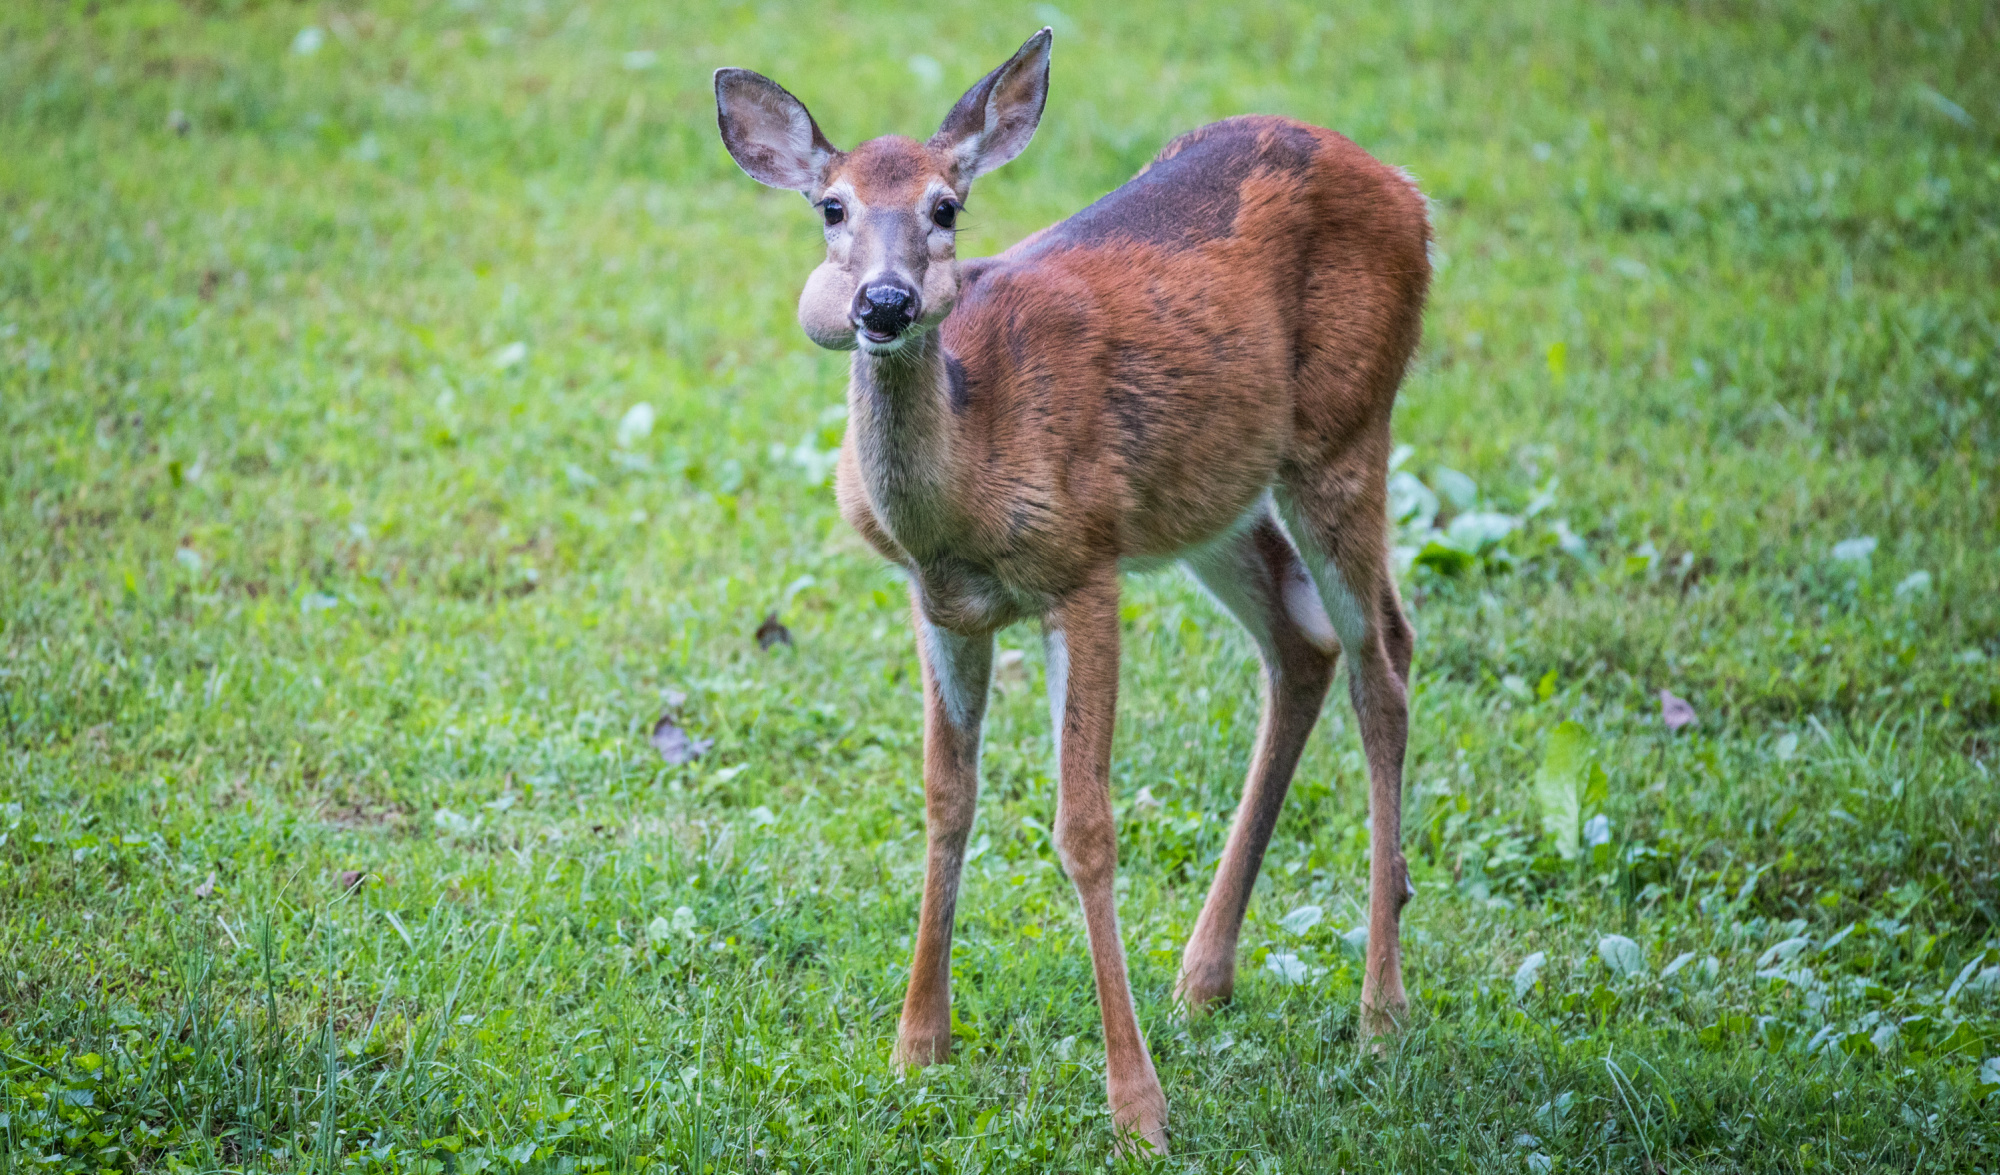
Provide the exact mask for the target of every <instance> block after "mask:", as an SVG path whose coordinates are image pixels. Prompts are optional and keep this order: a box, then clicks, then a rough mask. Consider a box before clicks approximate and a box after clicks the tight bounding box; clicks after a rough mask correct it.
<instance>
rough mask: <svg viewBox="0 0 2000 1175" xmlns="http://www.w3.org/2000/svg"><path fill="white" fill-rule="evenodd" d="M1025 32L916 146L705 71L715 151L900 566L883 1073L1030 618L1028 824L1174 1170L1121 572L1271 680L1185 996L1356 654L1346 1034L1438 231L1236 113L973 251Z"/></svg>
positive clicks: (1377, 979) (1119, 1082)
mask: <svg viewBox="0 0 2000 1175" xmlns="http://www.w3.org/2000/svg"><path fill="white" fill-rule="evenodd" d="M1052 40H1053V34H1052V32H1051V30H1050V29H1047V28H1044V29H1042V30H1041V31H1040V32H1038V33H1036V34H1035V35H1034V36H1033V37H1030V38H1029V39H1028V41H1027V43H1025V44H1023V45H1022V46H1021V48H1020V50H1019V51H1018V52H1016V53H1015V54H1014V55H1013V56H1012V57H1011V58H1009V59H1008V60H1007V61H1006V62H1005V63H1004V64H1002V65H1001V66H1000V67H999V68H997V69H995V70H993V71H992V72H991V73H989V74H987V75H986V76H985V77H983V78H981V79H980V80H979V82H978V83H977V84H976V85H974V86H973V87H972V88H971V89H969V90H967V91H966V92H965V94H964V96H963V97H961V98H959V100H958V101H957V103H956V104H954V105H953V106H952V108H951V110H950V112H949V113H947V114H946V115H945V118H944V121H943V123H942V124H941V125H940V126H939V128H938V130H937V133H935V134H933V135H932V136H931V137H930V138H928V139H926V140H924V141H921V142H919V141H917V140H915V139H911V138H906V137H903V136H899V135H886V136H883V137H880V138H874V139H870V140H868V141H866V142H863V143H861V144H860V145H859V146H857V147H855V148H854V149H853V150H851V151H842V150H839V149H837V148H835V147H834V146H833V145H832V144H831V143H830V142H828V140H827V138H826V136H825V134H823V133H822V132H821V130H820V127H819V124H818V122H816V121H815V120H814V118H813V116H812V114H811V113H810V112H809V111H808V110H807V109H806V107H805V105H804V104H803V103H802V102H800V100H799V99H798V98H796V97H794V96H793V95H792V94H791V93H790V92H789V91H787V90H785V89H784V88H783V87H782V86H780V85H779V84H778V83H776V82H774V81H772V80H771V79H769V78H767V77H765V76H763V75H762V74H758V73H755V72H752V71H750V70H747V69H735V68H727V69H720V70H717V71H716V73H715V78H714V81H715V100H716V118H717V123H718V126H719V128H720V130H721V136H722V141H723V144H724V146H725V147H726V148H727V150H728V152H729V154H730V156H731V157H732V158H733V159H734V160H735V161H736V163H737V164H738V165H739V166H740V167H741V168H742V170H743V171H744V172H746V173H748V174H749V176H750V177H751V178H752V179H754V180H757V181H758V182H760V183H762V184H766V185H768V186H770V187H773V188H778V189H783V190H788V191H796V192H800V193H802V194H803V195H804V196H805V197H806V199H807V200H808V201H809V202H810V204H811V207H812V208H813V210H814V212H815V213H816V214H817V215H818V217H819V219H820V221H821V223H822V225H823V228H824V233H825V240H826V258H825V260H824V261H823V262H822V263H821V264H820V265H819V266H818V267H817V268H816V269H814V270H813V271H812V273H811V274H810V276H808V277H807V278H806V280H805V286H804V290H803V292H802V293H801V294H800V297H799V305H798V321H799V325H800V326H801V327H802V328H804V331H805V334H806V336H807V338H809V339H810V340H811V341H812V342H813V343H815V344H817V345H818V346H820V347H823V348H827V349H829V350H833V351H846V352H851V353H852V355H851V359H850V365H849V380H848V387H847V393H846V394H847V410H848V420H847V432H846V436H845V439H844V440H843V442H842V445H841V449H840V453H839V458H838V464H837V465H836V476H835V496H836V500H837V502H838V506H839V509H840V512H841V514H842V516H843V517H844V518H845V519H846V521H847V522H848V523H849V524H851V525H852V526H853V527H854V529H855V530H856V531H858V532H859V534H860V535H861V537H862V538H863V539H864V540H865V541H866V543H867V544H868V545H869V546H870V547H872V548H873V549H874V550H875V551H876V552H878V553H880V555H881V556H882V557H883V558H885V559H886V560H888V561H890V562H891V563H893V564H895V565H897V566H899V567H900V568H901V569H902V570H903V572H904V573H905V577H906V579H907V582H908V585H909V595H910V616H911V622H912V625H913V627H914V629H915V633H916V646H917V654H918V660H919V663H920V669H921V678H922V683H923V697H924V703H923V788H924V822H925V856H924V883H923V891H922V896H921V900H920V904H919V908H918V917H917V933H916V941H915V946H914V953H913V958H912V960H911V964H910V971H909V986H908V989H907V991H906V993H905V996H904V1000H903V1006H902V1014H901V1017H900V1019H899V1020H898V1022H897V1027H896V1040H895V1045H894V1049H893V1052H892V1054H891V1061H892V1063H893V1064H896V1065H901V1066H908V1067H918V1066H924V1065H928V1064H932V1063H935V1062H938V1061H942V1060H944V1059H946V1058H947V1057H948V1056H949V1055H950V1052H951V1047H952V1033H951V938H952V923H953V919H954V916H955V912H956V909H957V902H958V892H959V883H960V876H961V873H962V871H963V868H964V863H965V851H966V842H967V839H968V837H969V835H970V833H971V831H972V826H973V819H974V811H975V806H976V801H977V796H978V791H979V748H980V731H981V725H982V722H983V719H984V717H985V713H986V706H987V697H988V691H989V686H990V684H991V679H992V676H993V663H994V644H995V634H996V633H997V632H998V631H999V630H1000V629H1002V628H1004V627H1006V626H1007V625H1010V624H1013V623H1015V622H1017V621H1024V620H1031V621H1038V622H1039V623H1040V626H1041V630H1042V643H1043V649H1044V654H1045V664H1046V676H1047V691H1048V702H1049V711H1050V718H1051V723H1052V727H1053V739H1052V741H1053V743H1054V747H1055V761H1056V773H1055V782H1056V792H1057V797H1056V811H1055V819H1054V821H1053V824H1052V828H1051V831H1052V833H1053V836H1052V838H1051V839H1052V840H1053V843H1054V847H1055V851H1056V856H1057V860H1058V862H1059V863H1060V865H1061V866H1062V868H1063V871H1064V872H1065V873H1066V874H1067V876H1068V877H1069V879H1070V882H1071V884H1072V885H1073V887H1074V888H1075V891H1076V895H1077V899H1078V902H1079V904H1080V906H1081V912H1082V920H1083V926H1084V931H1085V936H1086V940H1087V942H1088V945H1089V951H1090V958H1091V968H1092V972H1093V977H1094V979H1095V983H1096V989H1097V998H1098V1005H1099V1010H1100V1014H1101V1015H1102V1018H1103V1033H1104V1037H1103V1039H1104V1049H1105V1084H1106V1093H1107V1099H1108V1102H1109V1107H1110V1115H1111V1121H1112V1125H1113V1127H1114V1129H1115V1130H1116V1131H1117V1135H1118V1138H1119V1145H1120V1146H1121V1147H1126V1146H1130V1147H1133V1148H1134V1149H1144V1148H1150V1149H1152V1150H1154V1151H1157V1152H1159V1153H1161V1154H1164V1153H1166V1150H1167V1105H1166V1097H1165V1094H1164V1093H1163V1091H1162V1089H1161V1086H1160V1080H1159V1076H1158V1074H1157V1072H1156V1070H1155V1068H1154V1065H1153V1060H1152V1055H1151V1053H1150V1052H1149V1050H1148V1048H1147V1045H1146V1040H1145V1036H1144V1034H1143V1032H1142V1031H1141V1029H1140V1026H1139V1022H1138V1016H1137V1013H1136V1011H1135V1009H1134V1006H1133V998H1132V988H1131V981H1130V977H1129V974H1128V971H1127V966H1126V959H1125V953H1124V948H1123V945H1122V942H1121V940H1120V937H1119V929H1118V911H1117V902H1116V899H1115V896H1114V887H1113V882H1114V873H1115V870H1116V867H1117V862H1118V844H1117V829H1116V827H1115V823H1114V816H1113V807H1112V797H1111V787H1110V768H1111V747H1112V727H1113V723H1114V720H1115V716H1116V711H1117V700H1118V666H1119V642H1120V619H1119V592H1120V578H1121V573H1122V572H1123V571H1124V570H1127V569H1137V570H1144V569H1147V568H1151V567H1158V566H1165V565H1169V564H1171V563H1173V562H1176V561H1177V562H1178V563H1180V564H1181V565H1182V566H1183V567H1184V568H1185V569H1186V571H1187V572H1188V573H1189V574H1191V575H1192V577H1193V578H1194V580H1195V581H1196V582H1197V583H1198V584H1199V585H1200V586H1201V587H1202V588H1204V589H1205V590H1206V591H1207V593H1208V594H1209V595H1211V596H1212V597H1213V598H1214V600H1215V601H1216V602H1218V603H1219V604H1220V605H1221V607H1222V608H1223V610H1225V611H1226V612H1228V613H1229V614H1230V615H1231V616H1233V617H1234V618H1235V620H1236V621H1237V622H1238V623H1240V624H1241V626H1242V627H1243V629H1244V630H1245V631H1246V632H1247V633H1248V635H1249V637H1250V639H1251V642H1252V643H1253V644H1254V645H1255V647H1256V651H1257V654H1258V657H1259V660H1260V662H1261V665H1262V670H1263V673H1262V694H1263V700H1262V714H1261V718H1260V720H1259V725H1258V730H1257V735H1256V741H1255V746H1254V749H1253V751H1252V754H1251V760H1250V768H1249V774H1248V777H1247V778H1246V780H1245V782H1244V785H1243V792H1242V799H1241V803H1240V806H1239V807H1238V809H1237V811H1236V814H1235V817H1234V819H1233V821H1232V823H1231V825H1230V829H1229V833H1228V837H1227V839H1226V841H1225V844H1224V848H1223V851H1222V855H1221V859H1220V861H1219V862H1218V863H1217V866H1216V871H1215V878H1214V881H1213V882H1212V884H1211V885H1210V887H1209V889H1208V892H1207V897H1206V899H1205V901H1204V902H1203V904H1202V906H1201V910H1200V913H1199V915H1198V916H1197V918H1196V920H1195V923H1194V926H1193V930H1192V932H1191V934H1190V935H1189V938H1188V941H1187V945H1186V948H1185V950H1184V952H1183V955H1182V961H1181V966H1180V970H1179V978H1178V981H1177V983H1176V986H1175V991H1174V994H1175V999H1176V1001H1177V1003H1178V1005H1179V1006H1180V1007H1182V1008H1185V1009H1188V1010H1190V1011H1196V1012H1198V1011H1201V1010H1203V1009H1206V1008H1209V1007H1211V1006H1213V1005H1215V1004H1217V1003H1219V1002H1221V1001H1223V1000H1226V999H1228V998H1229V997H1230V996H1231V995H1232V993H1233V990H1234V986H1235V979H1236V952H1237V942H1238V937H1239V934H1240V932H1241V929H1242V925H1243V919H1244V915H1245V912H1246V910H1247V908H1248V905H1249V901H1250V894H1251V888H1252V886H1253V884H1254V883H1255V881H1256V879H1257V873H1258V870H1259V868H1260V867H1261V865H1262V863H1263V858H1264V853H1265V849H1266V847H1267V846H1268V845H1269V843H1270V839H1271V835H1272V830H1273V828H1274V826H1275V824H1276V822H1277V819H1278V814H1279V809H1280V807H1281V806H1282V804H1283V802H1284V799H1285V793H1286V790H1287V789H1288V787H1289V786H1290V783H1291V778H1292V775H1293V772H1294V770H1295V769H1296V767H1297V765H1298V762H1299V758H1300V754H1301V752H1302V750H1303V747H1304V745H1305V742H1306V738H1307V735H1308V734H1309V733H1310V732H1311V731H1312V728H1313V725H1314V723H1315V722H1316V721H1317V719H1318V716H1319V713H1320V711H1321V709H1322V708H1323V706H1324V704H1325V700H1326V696H1327V693H1328V691H1329V690H1330V688H1331V686H1332V682H1333V678H1334V670H1335V668H1336V665H1337V664H1338V661H1339V658H1340V657H1341V655H1342V654H1343V653H1344V654H1345V655H1346V657H1347V660H1348V674H1347V681H1348V694H1349V698H1350V700H1351V702H1352V704H1353V708H1354V712H1355V715H1356V720H1357V723H1356V725H1357V728H1358V730H1359V734H1360V738H1361V742H1362V746H1363V749H1364V752H1365V756H1366V760H1367V769H1368V779H1369V808H1370V813H1369V821H1370V825H1369V827H1370V858H1369V870H1368V884H1369V899H1368V942H1367V948H1366V952H1365V957H1364V971H1363V979H1362V988H1361V996H1360V1008H1359V1011H1358V1015H1357V1020H1358V1024H1357V1035H1358V1036H1359V1037H1360V1039H1361V1040H1362V1041H1363V1042H1364V1047H1366V1046H1369V1045H1371V1044H1372V1047H1375V1048H1377V1049H1379V1048H1382V1047H1384V1046H1385V1045H1386V1043H1387V1041H1388V1040H1389V1039H1390V1038H1392V1037H1393V1036H1394V1034H1396V1033H1397V1032H1398V1031H1400V1029H1401V1027H1402V1025H1403V1024H1404V1022H1405V1019H1406V1016H1407V1006H1408V1001H1407V997H1406V995H1405V992H1404V988H1403V978H1402V960H1401V953H1400V944H1399V925H1400V919H1401V916H1402V911H1403V907H1404V904H1405V903H1406V902H1408V901H1409V900H1410V899H1411V898H1412V897H1414V896H1415V890H1414V888H1412V886H1411V884H1410V880H1409V870H1408V867H1407V865H1406V863H1405V861H1404V857H1403V854H1402V852H1401V850H1400V844H1401V823H1402V776H1403V757H1404V750H1405V745H1406V742H1407V739H1408V729H1409V701H1408V689H1407V686H1408V681H1409V673H1410V659H1411V655H1412V651H1413V645H1414V633H1413V630H1412V628H1411V625H1410V623H1409V621H1408V619H1407V618H1406V617H1405V615H1404V611H1403V605H1402V600H1401V597H1400V595H1399V592H1398V589H1397V585H1396V576H1395V572H1394V569H1393V567H1392V565H1391V557H1390V549H1391V548H1390V533H1391V532H1390V524H1389V519H1388V510H1387V504H1388V503H1387V485H1386V483H1387V477H1388V468H1389V456H1390V448H1391V444H1390V412H1391V409H1392V408H1393V406H1394V403H1395V398H1396V391H1397V388H1398V387H1399V385H1400V384H1401V383H1402V380H1403V375H1404V371H1405V369H1406V367H1407V366H1408V364H1409V361H1410V358H1411V356H1412V354H1413V353H1414V352H1415V350H1416V347H1417V343H1418V339H1419V335H1420V333H1421V329H1422V316H1423V307H1424V299H1425V294H1426V290H1427V287H1428V285H1429V281H1430V260H1429V257H1430V245H1431V229H1430V222H1429V216H1428V211H1427V205H1426V203H1425V199H1424V197H1423V195H1422V194H1421V192H1420V191H1419V190H1418V188H1417V186H1416V183H1415V181H1414V180H1413V179H1411V178H1410V176H1409V175H1408V174H1407V173H1406V172H1403V171H1402V170H1400V169H1397V168H1392V167H1390V166H1388V165H1385V164H1383V163H1381V162H1378V161H1377V160H1376V159H1374V158H1373V157H1372V156H1370V155H1369V154H1368V153H1367V152H1365V151H1364V150H1362V149H1361V148H1360V147H1359V146H1357V145H1355V143H1353V142H1352V141H1351V140H1349V139H1347V138H1346V137H1344V136H1342V135H1339V134H1337V133H1335V132H1333V131H1330V130H1325V129H1322V128H1319V127H1316V126H1311V125H1308V124H1306V123H1303V122H1298V121H1294V120H1291V119H1287V118H1281V117H1275V116H1263V115H1251V116H1242V117H1236V118H1229V119H1225V120H1223V121H1220V122H1215V123H1211V124H1209V125H1207V126H1203V127H1201V128H1199V129H1196V130H1193V131H1190V132H1188V133H1186V134H1183V135H1181V136H1180V137H1179V138H1176V139H1174V140H1173V141H1171V142H1169V143H1168V144H1167V145H1166V146H1165V147H1164V148H1163V149H1162V150H1161V151H1160V152H1159V154H1158V155H1157V156H1156V157H1155V158H1154V159H1153V160H1152V162H1150V163H1148V164H1147V165H1146V166H1145V167H1144V168H1142V169H1141V170H1140V171H1139V173H1138V174H1137V175H1135V176H1134V177H1133V178H1132V179H1131V180H1130V181H1128V182H1127V183H1125V184H1124V185H1123V186H1122V187H1119V188H1117V189H1115V190H1113V191H1112V192H1111V193H1109V194H1108V195H1106V196H1104V197H1103V198H1102V199H1099V200H1098V201H1096V202H1095V203H1093V204H1091V205H1089V206H1088V207H1086V208H1084V209H1083V210H1082V211H1080V212H1078V213H1076V214H1075V215H1074V216H1071V217H1070V218H1069V219H1067V220H1064V221H1061V222H1059V223H1057V224H1054V225H1052V226H1050V227H1048V228H1045V229H1042V230H1041V231H1039V232H1036V233H1034V234H1032V235H1030V236H1028V237H1026V238H1024V239H1022V240H1021V241H1020V242H1018V243H1017V244H1015V245H1014V246H1012V247H1011V248H1009V249H1007V250H1005V251H1004V252H1002V253H1000V254H998V255H997V256H993V257H988V258H980V259H966V260H961V259H960V258H959V257H958V256H957V253H956V248H955V245H956V235H957V231H958V228H959V225H960V218H961V217H963V216H964V215H965V212H966V209H967V207H968V203H969V201H970V199H971V191H972V186H973V184H974V182H975V181H977V180H978V179H979V178H980V177H981V176H983V175H985V174H986V173H988V172H990V171H992V170H994V169H995V168H997V167H1000V166H1001V165H1002V164H1005V163H1007V162H1008V161H1010V160H1012V159H1014V158H1015V157H1017V156H1019V155H1020V154H1021V153H1022V152H1023V151H1024V150H1025V149H1026V148H1027V146H1028V143H1029V140H1030V139H1031V138H1032V137H1033V135H1034V133H1035V129H1036V127H1037V126H1038V125H1039V124H1040V122H1041V118H1042V113H1043V109H1044V107H1045V105H1046V103H1047V99H1048V90H1049V61H1050V47H1051V44H1052Z"/></svg>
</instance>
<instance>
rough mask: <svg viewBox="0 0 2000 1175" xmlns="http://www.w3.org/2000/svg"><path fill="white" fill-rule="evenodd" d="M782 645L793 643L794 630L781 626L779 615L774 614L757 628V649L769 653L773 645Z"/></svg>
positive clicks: (766, 617)
mask: <svg viewBox="0 0 2000 1175" xmlns="http://www.w3.org/2000/svg"><path fill="white" fill-rule="evenodd" d="M781 643H782V644H786V645H790V644H791V643H792V630H791V629H789V628H786V627H785V626H784V625H783V624H780V623H779V622H778V614H777V613H776V612H772V613H770V614H769V615H767V616H765V617H764V623H762V624H760V625H758V626H757V647H758V648H759V649H763V650H765V651H767V652H768V651H769V650H770V648H771V646H772V645H775V644H781ZM793 647H794V648H796V647H797V646H796V645H794V646H793Z"/></svg>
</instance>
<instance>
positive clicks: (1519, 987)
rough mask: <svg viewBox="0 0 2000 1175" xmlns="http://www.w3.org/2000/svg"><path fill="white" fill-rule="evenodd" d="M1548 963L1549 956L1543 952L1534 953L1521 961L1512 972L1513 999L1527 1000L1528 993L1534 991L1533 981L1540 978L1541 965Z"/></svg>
mask: <svg viewBox="0 0 2000 1175" xmlns="http://www.w3.org/2000/svg"><path fill="white" fill-rule="evenodd" d="M1548 961H1549V956H1548V954H1547V953H1546V952H1543V951H1536V952H1535V953H1534V954H1532V955H1529V956H1528V957H1527V958H1525V959H1522V960H1521V965H1520V966H1519V967H1517V968H1515V970H1514V998H1515V999H1517V1000H1524V999H1527V998H1528V993H1529V992H1531V991H1533V990H1535V981H1536V980H1538V979H1540V978H1541V977H1542V964H1544V963H1546V962H1548Z"/></svg>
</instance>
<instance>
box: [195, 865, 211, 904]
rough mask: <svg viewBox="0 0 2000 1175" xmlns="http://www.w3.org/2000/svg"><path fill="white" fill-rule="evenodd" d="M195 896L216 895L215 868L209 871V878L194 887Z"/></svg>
mask: <svg viewBox="0 0 2000 1175" xmlns="http://www.w3.org/2000/svg"><path fill="white" fill-rule="evenodd" d="M194 896H196V897H198V898H207V897H214V896H215V870H213V869H210V870H209V871H208V880H207V881H204V882H202V883H201V884H200V885H197V886H195V887H194Z"/></svg>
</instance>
